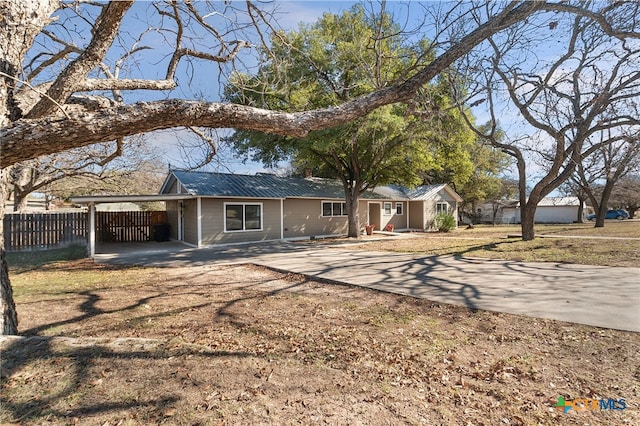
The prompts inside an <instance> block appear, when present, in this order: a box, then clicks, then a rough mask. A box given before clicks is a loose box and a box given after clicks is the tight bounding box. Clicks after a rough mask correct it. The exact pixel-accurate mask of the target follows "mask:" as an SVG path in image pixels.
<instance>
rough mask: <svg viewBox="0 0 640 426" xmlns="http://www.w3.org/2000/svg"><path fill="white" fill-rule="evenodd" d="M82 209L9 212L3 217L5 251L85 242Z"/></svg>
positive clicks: (83, 213) (85, 230) (85, 232)
mask: <svg viewBox="0 0 640 426" xmlns="http://www.w3.org/2000/svg"><path fill="white" fill-rule="evenodd" d="M87 222H88V215H87V213H86V212H75V213H9V214H6V215H5V216H4V244H5V249H6V250H7V251H26V250H46V249H52V248H58V247H66V246H69V245H72V244H80V245H85V244H87V239H88V237H87V235H88V232H87Z"/></svg>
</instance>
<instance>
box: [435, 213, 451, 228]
mask: <svg viewBox="0 0 640 426" xmlns="http://www.w3.org/2000/svg"><path fill="white" fill-rule="evenodd" d="M435 224H436V228H437V229H438V231H439V232H449V231H451V230H452V229H454V228H455V227H456V219H455V218H454V217H453V216H451V215H450V214H448V213H439V214H438V215H437V216H436V218H435Z"/></svg>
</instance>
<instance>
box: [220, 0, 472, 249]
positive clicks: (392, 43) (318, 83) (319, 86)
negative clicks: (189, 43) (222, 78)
mask: <svg viewBox="0 0 640 426" xmlns="http://www.w3.org/2000/svg"><path fill="white" fill-rule="evenodd" d="M262 56H263V58H262V62H263V63H264V64H265V65H263V66H262V67H261V68H260V70H259V71H258V72H257V73H256V75H254V76H248V75H240V74H237V75H235V76H234V78H232V79H231V84H230V85H228V86H227V88H226V96H227V99H228V100H230V101H232V102H238V103H245V104H249V105H251V106H258V107H261V108H269V109H281V110H285V111H289V112H295V111H302V110H306V109H309V108H326V107H332V106H336V105H340V104H342V103H344V102H346V101H349V100H351V99H354V98H357V97H359V96H363V95H366V94H368V93H371V92H373V91H375V90H377V89H380V88H382V87H385V86H389V85H391V84H393V83H394V82H395V81H397V80H399V79H402V77H403V75H404V73H406V72H407V70H411V69H419V68H421V67H423V66H425V65H426V64H428V63H429V62H430V61H432V60H433V52H432V51H431V50H430V49H429V48H428V43H427V42H426V41H424V40H421V41H418V42H416V43H410V42H409V41H407V38H406V37H404V36H403V35H402V31H401V30H400V28H399V27H398V25H396V24H395V23H394V22H392V20H391V18H390V16H389V15H388V14H385V13H380V14H376V15H373V16H370V15H368V14H367V13H366V12H365V10H364V9H363V8H362V6H359V5H358V6H354V7H353V8H352V9H350V10H349V11H347V12H344V13H342V14H341V15H333V14H328V13H327V14H324V15H323V17H322V18H321V19H320V20H319V21H318V22H317V23H315V24H313V25H303V26H301V27H300V29H299V30H298V31H291V32H289V33H286V34H285V33H276V34H274V35H273V37H272V47H271V48H270V49H269V50H267V49H263V51H262ZM445 88H446V85H441V84H434V85H432V86H425V87H424V88H423V89H421V90H420V91H419V94H418V96H417V97H416V99H415V100H414V101H413V102H412V103H410V104H393V105H387V106H384V107H381V108H379V109H377V110H375V111H373V112H371V113H370V114H369V115H367V116H365V117H363V118H360V119H358V120H355V121H354V122H352V123H349V124H346V125H342V126H338V127H333V128H329V129H326V130H319V131H314V132H310V133H309V134H308V136H307V137H305V138H295V137H288V136H279V135H269V134H264V133H260V132H255V131H248V130H239V131H236V132H235V133H234V134H233V135H232V136H231V137H229V138H228V139H227V140H228V141H229V142H230V143H231V144H232V145H233V146H234V147H235V149H236V150H237V151H238V152H239V153H240V154H242V155H245V156H247V157H251V158H252V159H253V160H254V161H260V162H262V163H264V164H266V165H269V166H273V165H275V164H277V163H278V162H279V161H283V160H286V161H292V163H293V164H294V167H295V168H296V169H298V170H311V171H313V173H314V174H315V175H316V176H320V177H331V178H338V179H340V180H341V182H342V184H343V188H344V192H345V202H346V207H347V213H348V218H349V219H348V220H349V232H348V234H349V236H350V237H358V235H359V234H360V223H359V214H358V213H359V212H358V204H359V203H358V200H359V198H360V196H361V195H362V194H363V193H364V192H365V191H366V190H368V189H372V188H374V187H376V186H378V185H384V184H389V183H397V184H404V185H409V186H414V185H417V184H419V183H421V181H422V177H421V175H420V172H422V171H424V170H428V169H435V168H437V167H439V166H438V165H439V161H438V160H439V159H444V158H445V157H446V156H447V155H450V152H449V150H448V145H455V144H459V145H464V144H465V143H466V140H465V139H467V138H469V133H468V132H466V131H464V130H463V129H464V127H463V126H462V125H461V121H460V120H459V119H458V117H456V116H457V114H458V112H457V111H456V110H455V109H454V108H448V106H449V105H447V104H448V103H449V100H448V96H447V94H446V93H444V92H443V90H444V89H445ZM454 157H455V155H454V156H452V157H451V158H454ZM456 161H457V162H459V161H458V160H457V159H456ZM448 162H449V163H452V162H451V161H448ZM466 167H467V168H468V169H469V170H471V169H472V167H471V165H470V164H468V165H466Z"/></svg>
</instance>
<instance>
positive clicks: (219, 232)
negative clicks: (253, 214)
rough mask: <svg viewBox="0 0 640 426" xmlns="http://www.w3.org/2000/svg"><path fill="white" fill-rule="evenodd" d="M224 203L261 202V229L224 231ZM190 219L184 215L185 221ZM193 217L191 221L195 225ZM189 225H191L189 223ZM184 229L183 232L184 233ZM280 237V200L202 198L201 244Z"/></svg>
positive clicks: (241, 241)
mask: <svg viewBox="0 0 640 426" xmlns="http://www.w3.org/2000/svg"><path fill="white" fill-rule="evenodd" d="M225 203H231V204H243V203H244V204H247V203H248V204H261V205H262V230H255V231H253V230H247V231H230V232H225V228H224V227H225V224H224V221H225ZM187 220H189V221H191V220H192V219H191V218H189V219H187V217H186V216H185V228H186V221H187ZM195 223H196V222H195V219H194V221H193V224H194V227H195ZM190 226H191V225H190ZM186 233H187V232H186V229H185V234H186ZM278 239H280V200H273V199H231V198H229V199H224V198H221V199H217V198H203V199H202V245H204V246H207V245H215V244H231V243H245V242H252V241H267V240H278Z"/></svg>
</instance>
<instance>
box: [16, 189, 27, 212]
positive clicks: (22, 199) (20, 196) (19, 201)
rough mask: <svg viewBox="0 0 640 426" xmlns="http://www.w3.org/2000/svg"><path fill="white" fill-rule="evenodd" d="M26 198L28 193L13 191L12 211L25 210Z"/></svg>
mask: <svg viewBox="0 0 640 426" xmlns="http://www.w3.org/2000/svg"><path fill="white" fill-rule="evenodd" d="M28 199H29V194H27V193H24V192H22V191H14V193H13V211H14V212H17V213H20V212H23V211H25V209H26V208H27V202H28V201H27V200H28Z"/></svg>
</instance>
